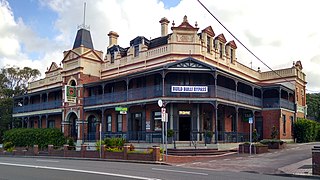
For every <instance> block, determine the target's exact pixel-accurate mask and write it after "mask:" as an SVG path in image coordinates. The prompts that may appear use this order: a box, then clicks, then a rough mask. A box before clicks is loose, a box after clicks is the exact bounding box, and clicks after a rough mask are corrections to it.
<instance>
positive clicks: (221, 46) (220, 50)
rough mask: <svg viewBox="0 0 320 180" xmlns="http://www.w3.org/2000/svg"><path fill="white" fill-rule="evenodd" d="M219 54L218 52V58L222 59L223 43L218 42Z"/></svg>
mask: <svg viewBox="0 0 320 180" xmlns="http://www.w3.org/2000/svg"><path fill="white" fill-rule="evenodd" d="M219 54H220V58H221V59H222V57H223V44H222V43H219Z"/></svg>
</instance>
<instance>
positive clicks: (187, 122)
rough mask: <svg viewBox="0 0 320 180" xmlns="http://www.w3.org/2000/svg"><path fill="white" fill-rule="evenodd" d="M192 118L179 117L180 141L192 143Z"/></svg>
mask: <svg viewBox="0 0 320 180" xmlns="http://www.w3.org/2000/svg"><path fill="white" fill-rule="evenodd" d="M190 131H191V117H179V141H190Z"/></svg>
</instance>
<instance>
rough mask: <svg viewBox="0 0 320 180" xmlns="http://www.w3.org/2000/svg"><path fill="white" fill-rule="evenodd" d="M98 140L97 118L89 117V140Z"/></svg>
mask: <svg viewBox="0 0 320 180" xmlns="http://www.w3.org/2000/svg"><path fill="white" fill-rule="evenodd" d="M95 139H96V118H95V117H94V116H92V115H91V116H89V118H88V140H89V141H95Z"/></svg>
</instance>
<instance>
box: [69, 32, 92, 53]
mask: <svg viewBox="0 0 320 180" xmlns="http://www.w3.org/2000/svg"><path fill="white" fill-rule="evenodd" d="M81 45H82V46H84V47H86V48H89V49H93V43H92V39H91V34H90V31H88V30H86V29H79V30H78V32H77V36H76V39H75V40H74V44H73V49H75V48H78V47H80V46H81Z"/></svg>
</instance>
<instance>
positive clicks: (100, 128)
mask: <svg viewBox="0 0 320 180" xmlns="http://www.w3.org/2000/svg"><path fill="white" fill-rule="evenodd" d="M99 131H100V158H101V154H102V153H101V152H102V149H101V147H102V137H101V136H102V123H100V127H99Z"/></svg>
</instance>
